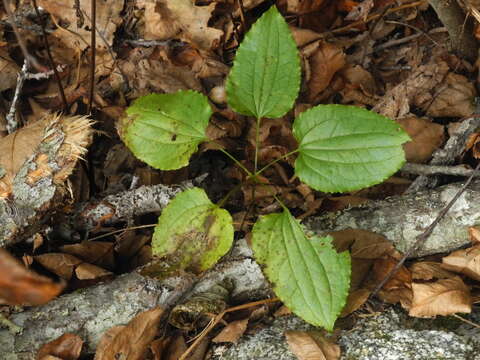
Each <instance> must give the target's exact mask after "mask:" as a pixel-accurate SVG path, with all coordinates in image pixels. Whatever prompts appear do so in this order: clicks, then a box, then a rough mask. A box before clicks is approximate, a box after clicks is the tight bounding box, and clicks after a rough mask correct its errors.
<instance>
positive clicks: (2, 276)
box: [0, 249, 64, 305]
mask: <svg viewBox="0 0 480 360" xmlns="http://www.w3.org/2000/svg"><path fill="white" fill-rule="evenodd" d="M63 287H64V285H63V284H58V283H57V284H56V283H54V282H53V281H52V280H51V279H49V278H47V277H44V276H40V275H38V274H36V273H34V272H33V271H30V270H27V269H26V268H25V267H24V266H23V265H22V264H21V263H20V262H19V261H17V259H15V258H14V257H13V256H11V255H10V254H9V253H8V252H7V251H5V250H3V249H0V302H1V303H5V304H9V305H41V304H45V303H46V302H48V301H50V300H51V299H52V298H54V297H56V296H57V295H58V294H60V292H61V291H62V290H63Z"/></svg>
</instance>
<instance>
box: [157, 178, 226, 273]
mask: <svg viewBox="0 0 480 360" xmlns="http://www.w3.org/2000/svg"><path fill="white" fill-rule="evenodd" d="M232 242H233V221H232V217H231V216H230V214H229V213H228V211H226V210H224V209H221V208H219V207H218V206H217V205H215V204H213V203H212V202H211V201H210V199H209V198H208V196H207V194H205V191H203V190H202V189H200V188H193V189H189V190H186V191H184V192H182V193H180V194H178V195H177V196H176V197H175V199H173V200H172V201H171V202H170V203H169V204H168V206H167V207H166V208H165V209H163V211H162V215H161V216H160V218H159V219H158V224H157V226H156V227H155V232H154V234H153V239H152V252H153V255H155V256H158V257H167V258H168V259H169V260H174V264H172V265H175V266H176V267H178V268H181V269H187V270H190V271H193V272H195V273H200V272H202V271H205V270H207V269H208V268H210V267H211V266H213V265H214V264H215V263H216V262H217V261H218V260H219V259H220V258H221V257H222V256H223V255H225V254H226V252H227V251H228V250H229V249H230V247H231V246H232Z"/></svg>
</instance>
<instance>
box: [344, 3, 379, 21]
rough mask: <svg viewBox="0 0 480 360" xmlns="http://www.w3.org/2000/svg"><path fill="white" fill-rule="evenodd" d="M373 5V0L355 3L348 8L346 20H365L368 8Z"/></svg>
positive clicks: (370, 8) (368, 12)
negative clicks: (350, 8)
mask: <svg viewBox="0 0 480 360" xmlns="http://www.w3.org/2000/svg"><path fill="white" fill-rule="evenodd" d="M373 6H374V2H373V0H364V1H362V2H361V3H360V4H357V5H355V7H354V8H353V9H352V10H350V12H349V13H348V15H347V16H346V17H345V20H347V21H357V20H362V21H365V20H367V17H368V14H370V10H372V8H373Z"/></svg>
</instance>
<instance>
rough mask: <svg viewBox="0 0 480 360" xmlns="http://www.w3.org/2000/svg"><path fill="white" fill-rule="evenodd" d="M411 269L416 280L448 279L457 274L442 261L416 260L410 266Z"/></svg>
mask: <svg viewBox="0 0 480 360" xmlns="http://www.w3.org/2000/svg"><path fill="white" fill-rule="evenodd" d="M410 271H411V273H412V279H414V280H432V279H448V278H451V277H454V276H455V274H454V273H451V272H450V271H448V270H445V269H444V268H443V267H442V265H441V264H440V263H437V262H432V261H421V262H416V263H414V264H413V265H412V266H410Z"/></svg>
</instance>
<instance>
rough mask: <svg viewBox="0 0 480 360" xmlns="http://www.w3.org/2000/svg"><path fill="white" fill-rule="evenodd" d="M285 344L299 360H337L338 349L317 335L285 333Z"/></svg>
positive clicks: (338, 355) (312, 333)
mask: <svg viewBox="0 0 480 360" xmlns="http://www.w3.org/2000/svg"><path fill="white" fill-rule="evenodd" d="M285 336H286V338H287V343H288V346H289V348H290V350H292V352H293V353H294V354H295V355H296V356H297V358H298V359H299V360H337V359H340V347H339V346H338V345H336V344H334V343H332V342H331V341H329V340H327V339H326V338H325V337H324V336H322V335H321V334H319V333H314V332H307V331H294V330H290V331H286V332H285Z"/></svg>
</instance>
